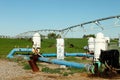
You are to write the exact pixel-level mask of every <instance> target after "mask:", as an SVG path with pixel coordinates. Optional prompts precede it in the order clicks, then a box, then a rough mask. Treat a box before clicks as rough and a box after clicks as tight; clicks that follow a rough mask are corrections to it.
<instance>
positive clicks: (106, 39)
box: [105, 37, 110, 50]
mask: <svg viewBox="0 0 120 80" xmlns="http://www.w3.org/2000/svg"><path fill="white" fill-rule="evenodd" d="M105 42H106V45H105V47H106V50H107V49H108V44H109V43H110V38H109V37H105Z"/></svg>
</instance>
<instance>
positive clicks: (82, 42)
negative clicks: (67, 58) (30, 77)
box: [0, 38, 87, 57]
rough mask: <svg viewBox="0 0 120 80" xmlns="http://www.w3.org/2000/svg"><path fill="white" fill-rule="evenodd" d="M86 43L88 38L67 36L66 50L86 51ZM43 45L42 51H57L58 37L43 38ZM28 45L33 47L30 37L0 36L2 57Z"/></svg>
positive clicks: (0, 54)
mask: <svg viewBox="0 0 120 80" xmlns="http://www.w3.org/2000/svg"><path fill="white" fill-rule="evenodd" d="M71 45H72V46H71ZM86 45H87V39H80V38H69V39H68V38H65V52H85V51H84V49H83V47H84V46H86ZM41 46H42V47H41V52H42V53H52V52H53V53H56V39H43V40H42V44H41ZM28 47H29V48H32V41H31V40H30V39H9V38H0V57H2V56H4V57H5V56H6V55H7V54H9V52H10V51H11V50H12V49H13V48H28Z"/></svg>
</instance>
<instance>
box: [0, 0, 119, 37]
mask: <svg viewBox="0 0 120 80" xmlns="http://www.w3.org/2000/svg"><path fill="white" fill-rule="evenodd" d="M114 15H120V0H0V35H11V36H14V35H17V34H19V33H22V32H26V31H32V30H41V29H63V28H66V27H69V26H73V25H76V24H80V23H83V22H87V21H91V20H95V19H99V18H104V17H109V16H114ZM109 35H110V34H109Z"/></svg>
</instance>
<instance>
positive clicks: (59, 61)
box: [38, 57, 85, 68]
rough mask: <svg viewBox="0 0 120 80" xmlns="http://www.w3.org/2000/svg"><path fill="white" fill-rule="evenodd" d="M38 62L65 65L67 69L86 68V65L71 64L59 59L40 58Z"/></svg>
mask: <svg viewBox="0 0 120 80" xmlns="http://www.w3.org/2000/svg"><path fill="white" fill-rule="evenodd" d="M38 60H39V61H44V62H48V63H54V64H59V65H65V66H67V67H75V68H85V64H82V63H76V62H69V61H64V60H58V59H49V58H44V57H39V58H38Z"/></svg>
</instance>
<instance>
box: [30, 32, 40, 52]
mask: <svg viewBox="0 0 120 80" xmlns="http://www.w3.org/2000/svg"><path fill="white" fill-rule="evenodd" d="M32 41H33V52H34V53H36V52H35V50H36V51H37V52H38V53H39V52H40V48H41V37H40V34H39V33H35V34H34V35H33V39H32Z"/></svg>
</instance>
